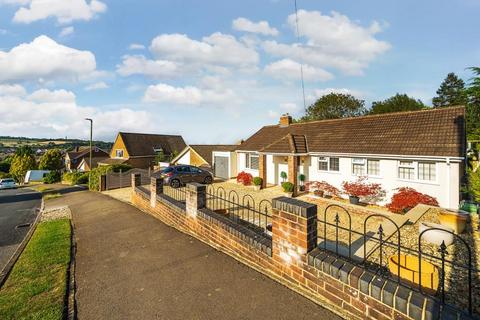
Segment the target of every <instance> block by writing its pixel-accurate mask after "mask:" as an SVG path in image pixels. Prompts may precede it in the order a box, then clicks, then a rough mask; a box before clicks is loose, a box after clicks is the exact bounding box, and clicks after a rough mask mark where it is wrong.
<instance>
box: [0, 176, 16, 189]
mask: <svg viewBox="0 0 480 320" xmlns="http://www.w3.org/2000/svg"><path fill="white" fill-rule="evenodd" d="M16 187H17V184H16V183H15V180H13V179H12V178H6V179H0V189H15V188H16Z"/></svg>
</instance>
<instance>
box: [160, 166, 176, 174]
mask: <svg viewBox="0 0 480 320" xmlns="http://www.w3.org/2000/svg"><path fill="white" fill-rule="evenodd" d="M173 170H174V169H173V167H168V168H165V169H163V170H162V171H160V172H161V173H169V172H172V171H173Z"/></svg>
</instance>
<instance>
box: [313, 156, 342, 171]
mask: <svg viewBox="0 0 480 320" xmlns="http://www.w3.org/2000/svg"><path fill="white" fill-rule="evenodd" d="M318 170H320V171H339V170H340V159H339V158H328V157H319V158H318Z"/></svg>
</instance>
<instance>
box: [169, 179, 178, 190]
mask: <svg viewBox="0 0 480 320" xmlns="http://www.w3.org/2000/svg"><path fill="white" fill-rule="evenodd" d="M170 187H172V188H179V187H180V181H179V180H178V179H174V180H172V182H170Z"/></svg>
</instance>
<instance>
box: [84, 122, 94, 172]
mask: <svg viewBox="0 0 480 320" xmlns="http://www.w3.org/2000/svg"><path fill="white" fill-rule="evenodd" d="M85 120H87V121H90V159H89V160H90V161H89V164H88V165H89V166H90V171H91V170H92V138H93V120H92V119H90V118H85Z"/></svg>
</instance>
